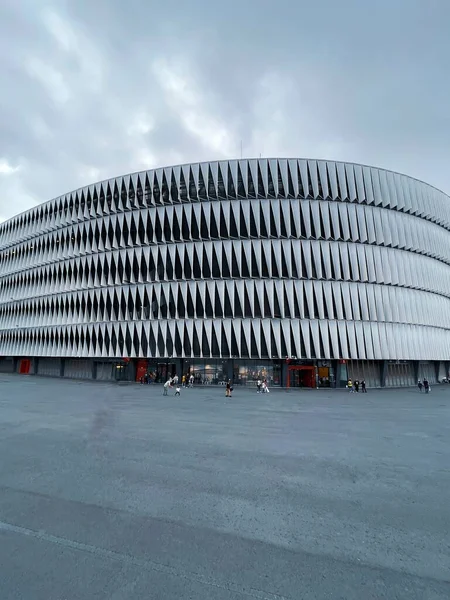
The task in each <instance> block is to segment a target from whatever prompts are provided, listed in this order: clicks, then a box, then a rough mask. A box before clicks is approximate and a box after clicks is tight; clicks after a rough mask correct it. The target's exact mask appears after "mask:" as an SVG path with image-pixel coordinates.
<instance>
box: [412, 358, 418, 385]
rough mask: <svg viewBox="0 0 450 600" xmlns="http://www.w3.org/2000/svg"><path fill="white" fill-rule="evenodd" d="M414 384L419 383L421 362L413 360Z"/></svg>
mask: <svg viewBox="0 0 450 600" xmlns="http://www.w3.org/2000/svg"><path fill="white" fill-rule="evenodd" d="M413 371H414V383H417V382H418V381H419V361H418V360H413Z"/></svg>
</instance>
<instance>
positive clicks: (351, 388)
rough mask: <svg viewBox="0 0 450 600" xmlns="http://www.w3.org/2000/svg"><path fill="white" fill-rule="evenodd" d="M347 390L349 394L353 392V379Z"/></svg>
mask: <svg viewBox="0 0 450 600" xmlns="http://www.w3.org/2000/svg"><path fill="white" fill-rule="evenodd" d="M347 388H348V391H349V392H353V381H352V380H351V379H349V380H348V382H347Z"/></svg>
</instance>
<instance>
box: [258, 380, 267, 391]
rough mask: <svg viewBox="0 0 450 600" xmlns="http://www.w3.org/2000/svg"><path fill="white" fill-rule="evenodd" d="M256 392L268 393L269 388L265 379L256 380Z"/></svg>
mask: <svg viewBox="0 0 450 600" xmlns="http://www.w3.org/2000/svg"><path fill="white" fill-rule="evenodd" d="M256 393H257V394H268V393H269V388H268V386H267V379H263V380H262V381H261V379H258V381H257V382H256Z"/></svg>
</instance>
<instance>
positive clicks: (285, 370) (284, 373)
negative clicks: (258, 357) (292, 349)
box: [280, 360, 289, 387]
mask: <svg viewBox="0 0 450 600" xmlns="http://www.w3.org/2000/svg"><path fill="white" fill-rule="evenodd" d="M288 377H289V365H288V364H286V361H285V360H283V361H282V363H281V381H280V384H281V387H288Z"/></svg>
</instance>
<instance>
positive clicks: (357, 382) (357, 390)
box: [355, 380, 359, 393]
mask: <svg viewBox="0 0 450 600" xmlns="http://www.w3.org/2000/svg"><path fill="white" fill-rule="evenodd" d="M355 392H356V393H358V392H359V381H358V380H356V381H355Z"/></svg>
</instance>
